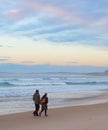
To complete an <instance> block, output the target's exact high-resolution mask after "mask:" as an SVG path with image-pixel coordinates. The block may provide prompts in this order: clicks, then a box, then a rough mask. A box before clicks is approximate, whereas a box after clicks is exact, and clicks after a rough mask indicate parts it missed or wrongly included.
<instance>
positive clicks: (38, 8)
mask: <svg viewBox="0 0 108 130" xmlns="http://www.w3.org/2000/svg"><path fill="white" fill-rule="evenodd" d="M4 3H5V4H6V1H5V2H4ZM2 4H3V1H2ZM5 4H3V5H5ZM9 5H10V6H6V8H3V7H4V6H3V7H2V8H1V9H2V10H1V13H0V16H1V19H0V27H1V31H3V33H8V34H11V35H14V36H15V37H17V36H22V37H23V36H26V37H29V38H32V39H33V40H42V39H45V40H48V41H50V42H57V43H70V44H73V43H75V42H76V43H79V44H84V45H85V44H90V45H92V46H94V45H96V46H97V45H99V46H108V44H107V38H106V34H108V30H107V26H108V9H107V7H108V2H107V1H105V0H104V1H103V2H102V3H101V1H97V0H96V1H93V2H92V1H90V0H88V1H87V0H83V1H80V0H78V1H75V0H67V1H65V0H59V1H57V0H55V1H50V0H40V1H35V0H17V1H16V2H14V1H11V2H9ZM100 7H101V8H100Z"/></svg>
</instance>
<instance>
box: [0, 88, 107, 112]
mask: <svg viewBox="0 0 108 130" xmlns="http://www.w3.org/2000/svg"><path fill="white" fill-rule="evenodd" d="M98 92H99V93H98V94H94V95H92V96H87V97H77V98H75V97H74V98H73V97H72V98H70V96H69V98H64V99H62V100H61V101H59V102H56V101H55V100H54V101H53V102H54V103H56V104H53V105H51V104H49V105H48V108H49V109H53V108H54V109H56V108H64V107H73V106H86V105H95V104H103V103H106V102H108V90H107V91H105V90H104V91H98ZM89 93H90V92H89ZM31 105H32V107H30V109H27V108H26V107H24V108H23V109H19V110H18V109H17V108H16V109H15V108H14V107H13V110H14V111H13V110H11V109H8V108H7V110H6V111H5V110H4V109H3V111H2V109H1V111H0V115H8V114H16V113H23V112H28V111H33V110H34V108H35V107H34V103H33V101H31ZM26 106H27V104H26Z"/></svg>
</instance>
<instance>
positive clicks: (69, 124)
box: [0, 102, 108, 130]
mask: <svg viewBox="0 0 108 130" xmlns="http://www.w3.org/2000/svg"><path fill="white" fill-rule="evenodd" d="M107 124H108V102H107V103H101V104H94V105H83V106H72V107H62V108H50V109H49V110H48V117H45V116H44V113H43V115H42V116H41V117H34V116H33V115H32V111H29V112H21V113H15V114H8V115H0V128H1V129H2V130H7V129H8V130H19V129H21V130H35V129H38V130H42V129H47V130H55V129H56V130H66V129H68V130H72V129H74V130H78V129H80V130H91V129H92V130H107V129H108V125H107Z"/></svg>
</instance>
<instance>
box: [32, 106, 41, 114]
mask: <svg viewBox="0 0 108 130" xmlns="http://www.w3.org/2000/svg"><path fill="white" fill-rule="evenodd" d="M39 108H40V105H39V104H35V111H34V112H33V114H34V116H38V111H39Z"/></svg>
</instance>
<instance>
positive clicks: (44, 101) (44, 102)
mask: <svg viewBox="0 0 108 130" xmlns="http://www.w3.org/2000/svg"><path fill="white" fill-rule="evenodd" d="M40 103H41V111H40V113H39V116H41V114H42V112H43V111H45V116H48V115H47V110H48V105H47V104H48V97H47V93H45V94H44V95H43V96H42V98H41V100H40Z"/></svg>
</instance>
